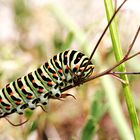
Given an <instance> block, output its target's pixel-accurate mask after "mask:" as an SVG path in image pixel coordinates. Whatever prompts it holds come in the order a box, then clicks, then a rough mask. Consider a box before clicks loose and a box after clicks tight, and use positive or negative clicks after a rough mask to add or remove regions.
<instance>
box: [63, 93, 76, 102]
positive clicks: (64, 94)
mask: <svg viewBox="0 0 140 140" xmlns="http://www.w3.org/2000/svg"><path fill="white" fill-rule="evenodd" d="M68 96H71V97H73V98H74V99H75V100H76V97H75V96H74V95H72V94H69V93H63V94H61V96H60V98H66V97H68Z"/></svg>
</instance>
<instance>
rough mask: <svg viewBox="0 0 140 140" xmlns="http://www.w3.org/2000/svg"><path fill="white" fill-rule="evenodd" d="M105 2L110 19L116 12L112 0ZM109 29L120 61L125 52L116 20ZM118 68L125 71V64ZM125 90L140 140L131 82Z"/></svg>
mask: <svg viewBox="0 0 140 140" xmlns="http://www.w3.org/2000/svg"><path fill="white" fill-rule="evenodd" d="M104 2H105V8H106V14H107V18H108V21H110V18H111V17H112V14H113V13H114V10H113V4H112V0H104ZM109 29H110V35H111V39H112V45H113V49H114V53H115V57H116V61H117V62H119V61H120V60H121V59H122V58H123V53H122V50H121V44H120V40H119V35H118V30H117V24H116V22H115V20H114V21H113V22H112V23H111V25H110V27H109ZM118 70H119V71H121V72H125V65H124V64H121V65H120V66H119V67H118ZM120 77H121V78H122V79H123V80H124V81H126V82H127V83H129V81H128V78H127V75H120ZM123 91H124V97H125V100H126V104H127V108H128V112H129V116H130V120H131V125H132V128H133V133H134V137H135V139H136V140H139V138H140V128H139V122H138V117H137V113H136V109H135V106H134V100H133V96H132V94H131V91H130V87H129V84H123Z"/></svg>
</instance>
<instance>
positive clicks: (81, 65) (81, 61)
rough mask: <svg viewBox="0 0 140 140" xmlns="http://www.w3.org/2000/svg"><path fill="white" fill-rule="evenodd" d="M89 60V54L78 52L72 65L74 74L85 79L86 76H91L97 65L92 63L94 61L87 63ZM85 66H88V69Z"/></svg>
mask: <svg viewBox="0 0 140 140" xmlns="http://www.w3.org/2000/svg"><path fill="white" fill-rule="evenodd" d="M88 61H89V59H88V57H87V56H85V55H84V54H82V53H80V52H78V55H77V57H76V59H75V60H74V61H73V63H72V64H73V66H72V65H71V66H72V71H73V72H74V75H76V76H78V77H79V78H80V79H81V78H82V79H85V78H87V77H89V76H90V75H91V74H92V72H93V69H94V67H95V66H94V65H93V64H92V62H89V64H88V65H87V63H88ZM86 66H87V67H86ZM85 67H86V69H85ZM83 71H84V72H83ZM81 74H82V75H81Z"/></svg>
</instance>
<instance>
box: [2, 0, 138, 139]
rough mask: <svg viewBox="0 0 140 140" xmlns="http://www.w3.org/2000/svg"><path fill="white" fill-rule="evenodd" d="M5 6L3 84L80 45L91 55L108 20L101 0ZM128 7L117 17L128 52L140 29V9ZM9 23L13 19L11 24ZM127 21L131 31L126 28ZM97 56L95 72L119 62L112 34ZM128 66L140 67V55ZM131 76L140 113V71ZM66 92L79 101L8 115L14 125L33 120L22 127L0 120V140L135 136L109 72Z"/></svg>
mask: <svg viewBox="0 0 140 140" xmlns="http://www.w3.org/2000/svg"><path fill="white" fill-rule="evenodd" d="M97 3H98V4H97ZM126 7H127V6H126ZM0 8H1V12H0V21H1V22H0V31H1V34H0V65H1V68H0V79H1V82H0V87H1V88H2V87H3V86H5V85H6V84H7V83H9V82H11V81H13V80H15V79H17V78H18V77H20V76H23V75H25V74H27V73H28V72H30V71H32V70H34V69H36V68H37V67H38V66H40V65H41V64H43V63H44V62H46V61H47V60H48V59H49V58H51V57H52V56H53V55H54V54H57V53H59V52H61V51H65V50H67V49H76V50H79V51H82V52H83V53H85V54H86V55H87V56H90V53H91V51H92V49H93V47H94V44H95V43H96V42H97V40H98V38H99V36H100V34H101V33H102V31H103V29H104V27H105V25H106V17H105V10H104V5H103V2H102V1H101V2H97V1H96V0H93V1H90V0H89V1H84V0H80V1H75V2H69V4H68V2H67V1H63V3H62V5H61V4H60V5H59V4H58V2H56V3H53V2H52V3H48V2H46V3H42V4H41V2H38V1H37V0H35V1H33V0H30V1H24V0H13V1H9V0H7V1H0ZM8 11H10V12H8ZM97 11H98V12H97ZM123 12H124V14H123ZM123 12H121V11H120V13H119V16H118V21H119V34H120V38H121V42H122V46H123V50H124V52H125V51H126V50H127V47H128V44H130V42H131V41H130V40H132V38H133V35H134V34H135V32H136V30H137V26H138V24H139V21H140V16H139V15H137V13H135V11H134V12H132V13H130V11H129V9H128V10H124V11H123ZM4 13H7V14H8V15H7V17H8V19H4V17H5V18H6V16H2V14H4ZM125 13H127V16H125ZM120 15H121V16H120ZM134 15H135V16H134ZM1 17H2V18H1ZM130 19H131V21H130ZM7 22H10V23H8V25H7ZM128 22H129V26H131V31H129V32H126V31H127V30H128ZM134 23H135V25H134ZM9 24H10V27H9ZM3 25H5V28H2V26H3ZM9 28H10V29H9ZM11 28H12V29H11ZM2 31H3V32H4V35H3V32H2ZM6 32H8V34H7V36H5V33H6ZM2 35H3V36H2ZM138 39H139V38H138ZM126 40H128V41H126ZM137 42H139V41H137ZM136 48H138V49H139V43H138V44H137V43H136V44H135V47H134V50H133V51H134V52H135V51H137V49H136ZM92 61H93V63H94V64H96V69H95V73H98V72H100V71H101V70H103V69H105V68H109V67H110V66H112V65H113V64H115V61H114V54H113V51H112V47H111V41H110V36H109V34H108V33H107V34H106V35H105V37H104V39H103V41H102V42H101V45H100V46H99V48H98V51H97V52H96V55H95V56H94V58H93V60H92ZM127 70H128V71H139V70H140V67H139V57H137V58H134V59H133V60H131V61H129V62H127ZM108 78H109V79H108ZM129 80H130V83H131V84H130V87H131V90H132V93H133V97H134V101H135V106H136V109H137V112H138V117H140V104H139V102H140V98H139V94H138V93H139V91H140V88H139V82H140V80H139V76H129ZM67 93H70V94H73V95H75V97H76V100H74V99H73V98H71V97H68V98H66V99H65V101H58V100H50V101H49V105H48V107H47V108H46V110H47V113H46V112H43V111H42V109H41V108H40V107H38V108H37V109H35V110H34V111H30V110H26V112H25V114H24V115H23V116H19V115H17V114H13V115H11V116H9V117H8V118H9V119H10V120H11V121H12V122H13V123H15V124H17V123H20V122H22V121H24V120H26V119H29V121H28V122H27V123H26V124H24V125H23V126H20V127H14V126H11V125H10V124H9V123H8V122H7V121H6V120H5V119H4V118H3V119H1V120H0V126H1V129H0V140H4V139H6V140H13V139H14V140H79V139H81V140H111V139H119V140H121V139H123V140H125V139H127V138H128V137H129V138H131V139H133V138H132V129H131V126H130V119H129V115H128V111H127V107H126V104H125V100H124V97H123V90H122V87H121V84H120V82H118V81H116V80H115V79H110V77H107V78H105V79H102V78H101V79H97V80H94V81H91V82H88V83H86V84H84V85H81V86H80V87H77V88H73V89H71V90H69V91H67ZM126 133H127V134H126ZM127 140H128V139H127Z"/></svg>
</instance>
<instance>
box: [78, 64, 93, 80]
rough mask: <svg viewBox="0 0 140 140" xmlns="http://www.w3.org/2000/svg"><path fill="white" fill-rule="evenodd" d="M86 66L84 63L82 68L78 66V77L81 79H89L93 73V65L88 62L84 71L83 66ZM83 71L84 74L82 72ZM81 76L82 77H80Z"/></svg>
mask: <svg viewBox="0 0 140 140" xmlns="http://www.w3.org/2000/svg"><path fill="white" fill-rule="evenodd" d="M86 65H87V63H85V64H84V65H83V66H80V68H79V71H80V72H79V73H80V76H81V77H82V78H87V77H89V76H90V75H91V74H92V73H93V69H94V67H95V66H94V65H93V64H92V63H91V62H90V63H89V64H88V65H87V67H86V69H85V66H86ZM83 71H84V72H83ZM81 74H82V75H81Z"/></svg>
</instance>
